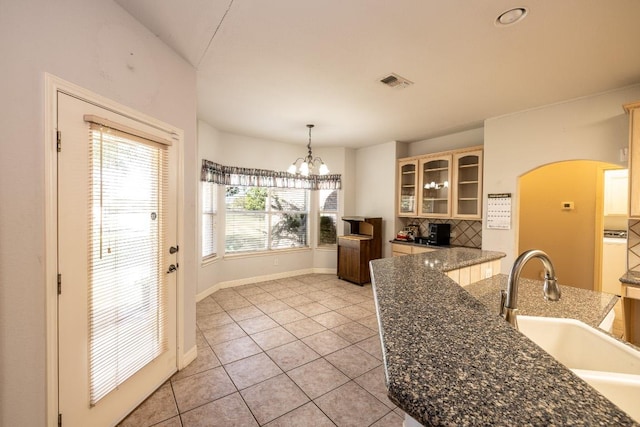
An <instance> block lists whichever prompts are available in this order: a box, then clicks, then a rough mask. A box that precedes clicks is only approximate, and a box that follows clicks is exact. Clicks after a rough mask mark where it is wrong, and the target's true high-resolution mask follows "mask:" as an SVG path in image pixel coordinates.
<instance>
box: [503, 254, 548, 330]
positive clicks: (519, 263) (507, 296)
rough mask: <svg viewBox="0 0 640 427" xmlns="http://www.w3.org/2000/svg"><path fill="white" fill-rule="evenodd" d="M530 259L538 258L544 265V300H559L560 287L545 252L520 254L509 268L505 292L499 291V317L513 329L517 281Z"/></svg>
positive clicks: (515, 319) (515, 312)
mask: <svg viewBox="0 0 640 427" xmlns="http://www.w3.org/2000/svg"><path fill="white" fill-rule="evenodd" d="M532 258H539V259H540V261H542V264H543V265H544V286H543V288H542V290H543V292H544V299H546V300H548V301H558V300H559V299H560V286H558V282H557V281H556V273H555V269H554V268H553V264H552V263H551V259H550V258H549V255H547V254H546V253H545V252H543V251H541V250H538V249H532V250H528V251H525V252H523V253H521V254H520V256H519V257H518V258H516V261H515V262H514V263H513V267H511V272H510V273H509V279H508V280H507V290H506V291H504V290H501V291H500V315H501V316H502V317H504V318H505V320H506V321H507V322H509V323H510V324H511V326H513V327H514V328H516V329H518V319H517V312H518V307H517V305H518V281H519V280H520V272H521V271H522V268H523V267H524V265H525V264H526V263H527V261H529V260H530V259H532Z"/></svg>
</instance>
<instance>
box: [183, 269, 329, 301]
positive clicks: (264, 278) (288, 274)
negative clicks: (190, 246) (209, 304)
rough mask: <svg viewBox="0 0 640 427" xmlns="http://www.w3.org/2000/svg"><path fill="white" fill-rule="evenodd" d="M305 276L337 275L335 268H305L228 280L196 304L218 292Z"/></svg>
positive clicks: (206, 292)
mask: <svg viewBox="0 0 640 427" xmlns="http://www.w3.org/2000/svg"><path fill="white" fill-rule="evenodd" d="M303 274H336V269H335V268H305V269H303V270H294V271H285V272H282V273H275V274H268V275H264V276H255V277H247V278H244V279H237V280H228V281H226V282H220V283H216V284H215V285H213V286H211V287H210V288H208V289H205V290H204V291H202V292H200V293H198V294H197V295H196V302H200V301H202V300H203V299H205V298H206V297H208V296H209V295H211V294H212V293H214V292H215V291H217V290H220V289H225V288H234V287H236V286H242V285H248V284H250V283H256V282H266V281H268V280H277V279H286V278H287V277H294V276H301V275H303Z"/></svg>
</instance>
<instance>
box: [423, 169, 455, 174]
mask: <svg viewBox="0 0 640 427" xmlns="http://www.w3.org/2000/svg"><path fill="white" fill-rule="evenodd" d="M448 170H449V168H425V169H424V172H425V173H427V172H442V171H448Z"/></svg>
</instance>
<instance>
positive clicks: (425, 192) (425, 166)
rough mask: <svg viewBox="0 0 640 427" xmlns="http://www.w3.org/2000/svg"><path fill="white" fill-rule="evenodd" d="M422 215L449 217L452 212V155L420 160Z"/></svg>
mask: <svg viewBox="0 0 640 427" xmlns="http://www.w3.org/2000/svg"><path fill="white" fill-rule="evenodd" d="M420 173H421V175H420V190H421V200H420V212H419V213H420V215H425V216H430V217H447V216H449V215H450V214H451V212H450V206H451V204H450V197H449V194H450V189H449V184H450V182H451V156H442V157H433V158H426V159H423V160H421V161H420Z"/></svg>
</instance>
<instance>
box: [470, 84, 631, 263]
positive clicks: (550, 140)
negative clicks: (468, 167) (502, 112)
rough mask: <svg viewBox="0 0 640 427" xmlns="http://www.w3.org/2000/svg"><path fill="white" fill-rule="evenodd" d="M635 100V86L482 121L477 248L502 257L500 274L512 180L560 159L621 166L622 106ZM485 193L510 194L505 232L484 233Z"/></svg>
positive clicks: (624, 141) (511, 238) (509, 245)
mask: <svg viewBox="0 0 640 427" xmlns="http://www.w3.org/2000/svg"><path fill="white" fill-rule="evenodd" d="M639 99H640V86H633V87H629V88H623V89H620V90H617V91H613V92H608V93H604V94H599V95H596V96H590V97H585V98H580V99H576V100H571V101H567V102H564V103H559V104H554V105H548V106H545V107H542V108H537V109H533V110H528V111H523V112H519V113H514V114H510V115H506V116H501V117H496V118H491V119H488V120H486V121H485V124H484V191H483V192H484V209H483V212H484V228H483V230H482V247H483V249H486V250H496V251H501V252H505V253H506V254H507V258H506V259H504V260H503V263H502V271H503V272H505V273H507V272H508V271H509V269H510V266H511V265H512V264H513V261H514V260H515V258H516V256H517V254H516V253H515V252H516V250H517V245H516V239H517V228H518V227H517V224H518V212H517V209H516V207H517V206H518V189H517V183H518V177H519V176H521V175H522V174H524V173H526V172H527V171H530V170H532V169H534V168H537V167H539V166H542V165H545V164H548V163H553V162H558V161H563V160H573V159H582V160H600V161H604V162H610V163H616V164H620V165H625V164H626V162H621V161H620V158H619V151H620V149H621V148H624V147H627V145H628V138H629V122H628V120H629V119H628V116H627V115H626V114H625V113H624V111H623V109H622V105H623V104H625V103H628V102H632V101H637V100H639ZM489 193H511V194H512V199H513V200H512V210H513V213H512V221H511V229H510V230H489V229H487V228H486V206H487V202H486V200H487V194H489ZM541 232H544V230H541Z"/></svg>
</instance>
